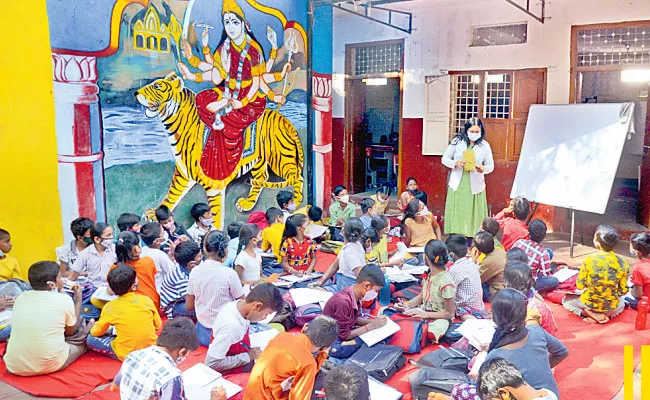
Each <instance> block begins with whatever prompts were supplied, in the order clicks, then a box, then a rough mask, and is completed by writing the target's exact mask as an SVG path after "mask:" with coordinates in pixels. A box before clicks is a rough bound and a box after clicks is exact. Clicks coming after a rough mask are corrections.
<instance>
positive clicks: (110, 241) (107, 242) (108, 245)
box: [102, 239, 115, 250]
mask: <svg viewBox="0 0 650 400" xmlns="http://www.w3.org/2000/svg"><path fill="white" fill-rule="evenodd" d="M102 246H104V248H105V249H107V250H109V249H112V248H113V247H115V243H113V239H104V240H102Z"/></svg>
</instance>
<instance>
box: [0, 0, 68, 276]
mask: <svg viewBox="0 0 650 400" xmlns="http://www.w3.org/2000/svg"><path fill="white" fill-rule="evenodd" d="M45 3H46V2H45V1H35V2H33V1H10V0H7V1H0V37H1V38H2V39H0V55H1V56H0V81H1V82H2V83H1V84H0V228H3V229H6V230H8V231H9V232H10V233H11V238H12V242H13V244H14V248H13V250H12V252H11V256H13V257H15V258H16V259H18V262H19V263H20V264H21V266H23V267H28V266H30V265H31V264H33V263H34V262H36V261H40V260H55V255H54V248H55V247H57V246H60V245H61V244H62V241H63V232H62V229H61V226H62V225H61V211H60V210H61V206H60V202H59V193H58V188H57V175H58V174H57V155H56V135H55V130H54V98H53V95H52V90H53V84H52V57H51V50H50V36H49V25H48V20H47V12H46V7H45Z"/></svg>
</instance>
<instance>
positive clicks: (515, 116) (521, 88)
mask: <svg viewBox="0 0 650 400" xmlns="http://www.w3.org/2000/svg"><path fill="white" fill-rule="evenodd" d="M512 102H513V106H512V118H511V119H510V121H509V122H510V124H509V125H510V126H509V127H508V145H507V146H508V150H507V155H506V157H507V160H508V161H518V160H519V155H520V154H521V146H522V144H523V143H524V134H525V133H526V122H527V121H528V111H529V110H530V106H531V105H533V104H544V103H546V71H545V70H523V71H515V76H514V87H513V99H512Z"/></svg>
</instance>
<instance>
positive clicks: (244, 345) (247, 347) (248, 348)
mask: <svg viewBox="0 0 650 400" xmlns="http://www.w3.org/2000/svg"><path fill="white" fill-rule="evenodd" d="M240 344H241V345H242V347H243V348H245V349H246V350H251V347H250V346H249V345H247V344H246V343H244V342H241V343H240Z"/></svg>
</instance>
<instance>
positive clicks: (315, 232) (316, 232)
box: [307, 224, 329, 238]
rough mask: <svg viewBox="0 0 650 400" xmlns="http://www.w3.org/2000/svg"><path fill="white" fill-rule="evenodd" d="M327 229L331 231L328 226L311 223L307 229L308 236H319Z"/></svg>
mask: <svg viewBox="0 0 650 400" xmlns="http://www.w3.org/2000/svg"><path fill="white" fill-rule="evenodd" d="M327 231H329V228H328V227H327V226H323V225H316V224H309V226H308V229H307V236H309V237H310V238H318V237H321V236H323V235H324V234H326V233H327Z"/></svg>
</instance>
